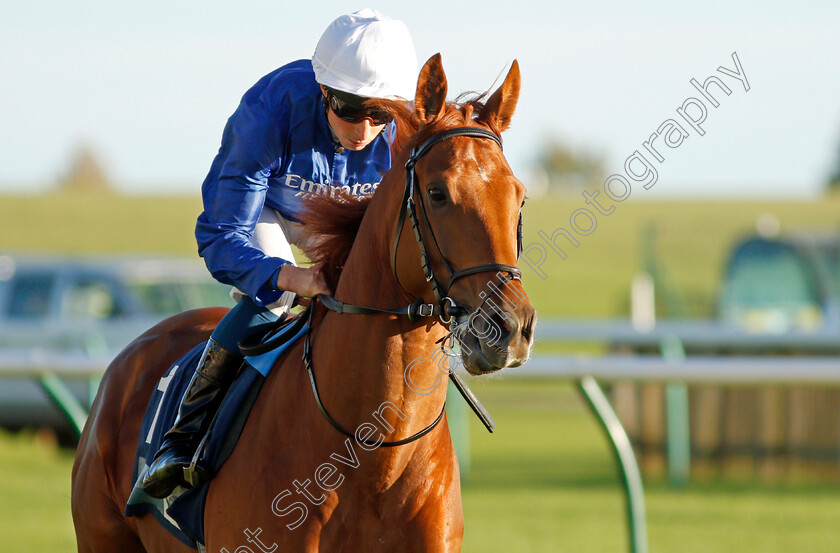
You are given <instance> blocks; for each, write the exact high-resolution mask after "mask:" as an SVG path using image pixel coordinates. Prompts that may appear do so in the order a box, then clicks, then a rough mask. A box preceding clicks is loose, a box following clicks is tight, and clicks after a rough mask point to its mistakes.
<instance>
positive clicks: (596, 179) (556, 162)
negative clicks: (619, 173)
mask: <svg viewBox="0 0 840 553" xmlns="http://www.w3.org/2000/svg"><path fill="white" fill-rule="evenodd" d="M537 165H538V166H539V168H540V169H541V170H542V171H544V172H545V175H546V177H547V186H548V189H549V190H551V191H552V192H555V193H562V194H569V193H577V192H579V191H581V190H585V189H587V188H592V187H595V186H600V184H601V183H602V182H603V181H604V178H606V172H605V169H604V158H603V156H601V155H600V154H598V153H595V152H592V151H589V150H587V149H585V148H580V147H573V146H571V145H570V144H568V143H567V142H565V141H564V140H562V139H560V138H557V137H553V138H549V139H548V140H546V141H545V146H544V147H543V149H542V151H541V152H540V153H539V154H538V155H537Z"/></svg>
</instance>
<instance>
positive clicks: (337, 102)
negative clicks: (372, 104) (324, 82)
mask: <svg viewBox="0 0 840 553" xmlns="http://www.w3.org/2000/svg"><path fill="white" fill-rule="evenodd" d="M324 89H325V90H326V91H327V95H326V97H322V101H323V102H324V103H325V104H328V105H329V107H330V109H331V110H332V112H333V113H335V115H336V117H338V118H339V119H341V120H342V121H347V122H348V123H360V122H361V121H364V120H365V119H370V120H371V122H372V123H373V124H374V125H387V124H388V123H390V122H391V121H393V120H394V117H393V116H392V115H391V114H390V113H388V112H387V111H385V110H383V109H380V108H366V107H363V106H362V105H361V104H362V103H363V102H364V101H365V100H366V98H362V97H360V96H355V95H353V94H349V93H347V92H341V91H338V90H334V89H332V88H329V87H326V86H325V87H324Z"/></svg>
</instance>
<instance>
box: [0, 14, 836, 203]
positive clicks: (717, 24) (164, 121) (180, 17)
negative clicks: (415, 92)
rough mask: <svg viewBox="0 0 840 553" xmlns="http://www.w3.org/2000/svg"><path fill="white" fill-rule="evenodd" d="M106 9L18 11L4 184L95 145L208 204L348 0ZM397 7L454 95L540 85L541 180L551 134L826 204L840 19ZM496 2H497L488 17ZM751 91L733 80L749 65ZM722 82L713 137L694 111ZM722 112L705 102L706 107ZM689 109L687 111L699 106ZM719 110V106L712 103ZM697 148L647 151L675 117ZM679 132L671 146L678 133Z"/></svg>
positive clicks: (64, 162)
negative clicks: (226, 168)
mask: <svg viewBox="0 0 840 553" xmlns="http://www.w3.org/2000/svg"><path fill="white" fill-rule="evenodd" d="M290 4H291V3H288V2H281V1H277V0H275V1H266V0H238V1H236V2H220V1H214V0H205V1H202V2H198V1H181V0H166V1H163V0H146V1H145V2H137V3H122V2H112V1H105V0H87V1H85V2H72V3H71V2H59V1H57V0H48V1H38V0H32V1H30V2H6V3H4V5H3V7H2V8H0V136H2V148H0V191H3V190H5V191H15V192H25V191H34V192H37V191H40V190H44V189H45V188H46V187H48V186H52V185H53V184H54V183H55V181H56V179H58V178H59V177H60V176H61V175H62V174H63V173H64V172H66V171H67V168H68V167H69V165H70V162H71V159H72V158H73V154H74V151H75V150H76V149H77V148H78V147H79V146H80V145H82V144H84V145H87V146H89V147H91V148H93V149H94V150H95V152H97V154H98V155H99V157H100V159H101V161H102V163H103V165H104V167H105V169H106V171H107V172H108V174H109V175H110V176H111V178H112V180H113V181H115V183H116V184H117V186H118V187H119V188H120V189H121V190H125V191H128V192H133V193H134V192H136V193H147V192H148V193H160V192H164V191H165V192H174V193H179V194H184V193H186V194H189V193H191V191H194V192H195V193H196V194H198V193H199V187H200V184H201V181H202V180H203V178H204V176H205V174H206V172H207V170H208V169H209V166H210V162H211V160H212V158H213V156H214V154H215V152H216V150H217V149H218V146H219V140H220V137H221V132H222V128H223V127H224V123H225V121H226V120H227V117H228V116H229V115H230V114H231V113H232V112H233V110H234V109H235V108H236V106H237V104H238V102H239V99H240V97H241V96H242V94H243V93H244V92H245V91H246V90H247V89H248V88H249V87H250V86H251V85H252V84H253V83H255V82H256V81H257V80H258V79H259V78H260V77H261V76H262V75H264V74H266V73H268V72H270V71H272V70H273V69H275V68H276V67H279V66H280V65H283V64H285V63H287V62H289V61H292V60H295V59H300V58H309V57H311V55H312V52H313V50H314V48H315V44H316V43H317V41H318V38H319V36H320V34H321V33H322V32H323V30H324V29H325V28H326V26H327V25H328V24H329V23H330V21H332V19H334V18H335V17H337V16H338V15H340V14H342V13H344V12H346V11H352V10H354V9H358V8H362V7H365V5H364V4H360V5H358V6H352V5H348V4H347V3H346V2H337V1H334V0H321V1H319V2H314V3H313V2H306V3H304V2H300V3H295V5H290ZM789 4H790V3H789V2H775V1H769V2H764V3H762V4H760V5H758V4H756V3H754V2H737V1H734V0H730V1H728V2H691V3H687V2H686V3H683V2H679V3H676V2H666V1H656V2H654V1H643V0H640V1H638V2H632V3H631V2H626V3H620V2H614V3H609V2H577V3H575V4H574V5H565V3H563V2H556V3H551V2H530V1H528V0H520V1H518V2H500V1H484V2H481V3H480V4H475V3H466V2H464V3H453V2H438V1H435V0H430V1H428V2H422V3H420V2H411V3H401V2H389V3H387V4H382V5H377V4H367V6H369V7H374V8H376V9H380V10H381V11H383V12H385V13H387V14H388V15H390V16H392V17H397V18H399V19H402V20H403V21H405V22H406V24H407V25H408V27H409V29H410V30H411V33H412V36H413V38H414V42H415V46H416V50H417V54H418V62H419V63H420V64H422V63H423V62H424V61H425V60H426V59H428V58H429V57H430V56H432V55H433V54H435V53H436V52H440V53H441V54H442V57H443V64H444V69H445V70H446V72H447V77H448V81H449V91H450V98H454V96H455V95H457V93H459V92H463V91H468V90H480V91H483V90H486V89H489V88H491V87H493V86H494V84H498V83H500V82H501V79H502V78H503V76H504V74H505V72H506V71H507V69H508V67H509V66H510V63H511V62H512V61H513V60H514V59H517V60H518V61H519V64H520V68H521V71H522V93H521V96H520V99H519V104H518V107H517V111H516V114H515V116H514V118H513V125H512V127H511V129H510V130H509V131H508V132H507V133H505V137H504V139H505V152H506V154H507V157H508V160H509V162H510V164H511V166H512V167H513V169H514V172H515V173H516V174H517V176H519V178H520V179H521V180H522V181H523V182H524V183H525V184H526V186H529V184H530V185H532V186H533V185H534V184H535V183H536V182H537V180H538V179H537V177H536V175H535V173H534V171H533V165H534V161H535V159H536V157H537V156H538V155H539V153H540V151H541V148H542V147H544V145H545V143H546V141H547V139H549V138H550V137H559V138H561V139H562V140H564V141H566V142H567V143H569V144H571V145H573V146H574V147H576V148H581V149H586V150H590V151H592V152H596V153H599V154H601V155H603V156H604V158H605V159H606V168H607V171H608V173H625V174H626V169H625V160H626V159H627V158H628V157H629V156H631V155H632V154H633V153H634V152H635V151H637V150H639V151H640V152H641V153H642V155H647V156H648V157H649V158H650V161H651V164H652V165H653V166H654V167H655V168H656V171H657V174H658V179H657V181H656V183H655V185H653V186H652V187H651V188H650V189H649V190H646V191H645V194H646V195H647V197H650V198H652V199H653V198H665V197H693V196H697V197H710V196H712V197H737V198H746V199H756V200H759V199H764V198H768V199H769V198H776V197H793V198H813V197H816V196H818V195H819V194H820V192H821V191H822V189H823V186H824V182H825V179H826V177H827V175H828V174H829V172H830V171H831V168H832V167H833V166H834V164H835V163H836V157H838V156H840V63H838V59H839V58H840V8H838V7H837V4H836V0H835V1H822V2H819V1H815V2H807V1H805V2H800V3H799V5H798V6H797V7H796V8H795V9H794V8H791V7H789ZM476 6H480V7H479V8H477V7H476ZM733 53H736V55H737V57H738V60H739V61H740V64H741V67H742V71H743V74H744V75H745V76H746V80H747V81H748V84H749V90H745V86H744V84H742V82H741V81H739V80H737V79H734V78H732V77H730V76H727V75H724V74H722V73H721V72H719V71H718V68H719V67H721V66H722V67H724V68H728V69H729V70H732V71H734V70H735V69H736V66H735V63H734V61H733V57H732V56H733ZM712 75H716V76H718V77H719V78H720V79H721V81H722V82H724V83H725V84H726V85H727V86H728V87H729V88H730V90H731V94H729V95H728V96H727V95H725V94H724V93H722V92H720V91H719V89H717V88H716V87H715V86H714V85H713V86H711V87H710V91H711V93H712V94H713V95H714V96H715V97H716V99H717V101H718V102H719V106H718V107H711V106H709V105H708V104H707V105H706V107H707V113H706V118H705V121H703V122H702V123H701V124H700V125H699V127H700V128H702V129H703V131H704V134H703V135H702V136H701V135H700V134H699V132H697V131H696V130H694V129H693V128H691V127H690V126H689V124H688V123H686V121H685V120H684V119H681V118H680V115H679V114H678V113H677V109H678V108H680V107H681V106H682V105H683V102H685V101H686V100H687V99H689V98H700V96H701V94H700V93H699V92H698V91H697V90H696V89H695V88H694V87H693V86H692V85H691V83H690V80H691V79H692V78H694V79H696V80H697V81H699V82H700V83H703V82H705V81H706V79H707V78H708V77H709V76H712ZM701 101H702V100H701ZM691 110H692V108H691V107H689V108H688V109H687V112H688V113H689V115H690V113H691ZM697 114H699V112H697ZM669 119H671V120H675V121H678V122H680V123H681V124H682V126H683V127H684V128H685V130H686V131H687V132H688V136H687V137H685V138H684V139H683V141H682V142H681V143H680V144H679V146H678V147H674V148H668V147H663V146H662V144H661V142H660V144H659V146H660V149H662V150H663V151H662V152H661V154H662V157H663V158H664V161H661V162H658V161H654V158H653V156H652V154H650V152H648V151H646V150H645V149H644V145H643V143H644V142H645V141H647V140H648V139H649V137H650V136H651V135H652V134H653V133H656V132H657V130H658V129H660V127H661V126H662V125H663V123H666V122H667V120H669ZM660 140H662V138H660Z"/></svg>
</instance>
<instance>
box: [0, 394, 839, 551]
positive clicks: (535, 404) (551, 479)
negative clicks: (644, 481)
mask: <svg viewBox="0 0 840 553" xmlns="http://www.w3.org/2000/svg"><path fill="white" fill-rule="evenodd" d="M473 383H474V384H475V386H474V388H475V389H476V391H477V393H478V394H479V396H480V397H482V398H483V399H484V400H485V402H486V404H487V406H488V408H489V409H490V410H491V412H492V413H493V415H494V416H495V418H496V421H497V423H498V426H497V431H496V433H495V434H493V435H490V434H488V433H487V432H486V431H485V430H484V429H483V428H482V427H480V426H479V424H478V423H477V421H476V420H472V423H471V429H470V430H471V433H472V438H473V439H472V443H473V446H472V450H471V451H472V471H471V473H470V476H469V478H468V479H467V480H466V482H465V483H464V513H465V517H466V535H465V543H464V551H465V553H520V552H521V553H526V552H527V553H543V552H545V553H549V552H551V553H557V552H569V553H579V552H586V553H614V552H617V551H627V535H626V526H625V518H624V516H625V515H624V503H623V501H624V500H623V496H622V492H621V488H620V486H619V483H618V478H617V473H616V469H615V466H614V462H613V460H612V457H611V453H610V450H609V446H608V444H607V442H606V439H605V438H604V437H603V436H602V434H601V432H600V428H599V427H598V426H597V424H596V423H595V421H594V419H593V418H592V417H591V416H590V415H589V413H588V411H587V410H586V409H585V407H584V406H583V404H582V402H581V401H580V400H579V399H578V397H577V395H576V393H575V392H574V390H573V388H572V387H570V386H569V385H566V384H562V383H557V382H520V381H504V380H502V379H495V380H490V381H481V382H478V381H475V380H473ZM71 465H72V458H71V453H70V452H68V451H66V450H61V449H55V447H54V446H49V445H45V444H44V442H43V441H39V440H36V439H34V438H33V437H32V436H31V435H8V434H3V435H0V513H2V516H0V536H2V538H0V551H2V552H10V553H11V552H14V553H36V552H37V553H41V552H44V551H49V552H51V553H65V552H67V553H69V552H71V551H75V547H74V538H73V530H72V523H71V520H70V509H69V502H70V500H69V486H70V468H71ZM646 500H647V507H648V526H649V540H650V551H651V553H663V552H670V553H677V552H679V553H709V552H715V553H725V552H732V553H752V552H755V553H775V552H778V553H782V552H785V553H789V552H791V551H807V552H808V553H835V552H836V551H838V550H840V530H838V528H840V525H839V524H838V523H840V486H836V485H830V486H826V485H814V484H798V485H785V486H776V487H768V486H763V485H759V484H750V483H744V482H740V483H726V482H716V483H713V484H700V483H695V484H692V485H690V486H689V487H687V488H685V489H674V488H670V487H668V486H666V485H665V484H663V483H649V484H648V486H647V495H646Z"/></svg>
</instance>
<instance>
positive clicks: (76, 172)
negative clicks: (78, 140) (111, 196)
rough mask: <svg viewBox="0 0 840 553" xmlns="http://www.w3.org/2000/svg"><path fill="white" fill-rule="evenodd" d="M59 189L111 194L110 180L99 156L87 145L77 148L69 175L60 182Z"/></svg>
mask: <svg viewBox="0 0 840 553" xmlns="http://www.w3.org/2000/svg"><path fill="white" fill-rule="evenodd" d="M58 184H59V188H60V189H61V190H64V191H68V192H110V191H112V188H111V184H110V180H109V179H108V176H107V174H106V173H105V170H104V169H103V168H102V163H100V161H99V156H97V155H96V153H95V152H94V150H93V148H91V147H90V146H88V145H86V144H81V145H79V146H77V147H76V151H75V153H74V154H73V158H72V161H71V163H70V169H69V170H68V171H67V174H66V175H65V176H64V177H63V178H61V179H60V180H59V183H58Z"/></svg>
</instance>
